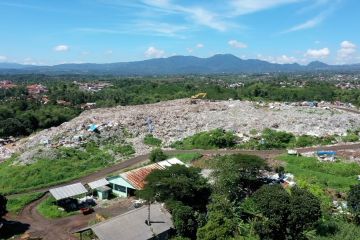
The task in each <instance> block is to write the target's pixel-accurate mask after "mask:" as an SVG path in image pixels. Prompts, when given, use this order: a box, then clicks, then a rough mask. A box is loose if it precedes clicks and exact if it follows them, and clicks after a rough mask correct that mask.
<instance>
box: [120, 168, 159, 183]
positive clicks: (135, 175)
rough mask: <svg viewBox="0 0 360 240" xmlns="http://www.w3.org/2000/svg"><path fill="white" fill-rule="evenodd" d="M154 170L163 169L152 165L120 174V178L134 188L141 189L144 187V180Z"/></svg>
mask: <svg viewBox="0 0 360 240" xmlns="http://www.w3.org/2000/svg"><path fill="white" fill-rule="evenodd" d="M155 169H164V167H163V166H161V165H159V164H157V163H153V164H150V165H147V166H144V167H141V168H138V169H134V170H131V171H129V172H125V173H121V174H120V177H122V178H123V179H124V180H125V181H127V182H128V183H130V184H131V185H132V186H133V187H134V188H136V189H143V188H144V186H145V178H146V177H147V176H148V175H149V174H150V173H151V172H152V171H154V170H155Z"/></svg>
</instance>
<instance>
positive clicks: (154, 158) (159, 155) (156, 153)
mask: <svg viewBox="0 0 360 240" xmlns="http://www.w3.org/2000/svg"><path fill="white" fill-rule="evenodd" d="M165 159H167V156H166V154H165V153H164V152H163V151H162V150H161V149H160V148H155V149H153V150H152V151H151V153H150V161H151V162H160V161H163V160H165Z"/></svg>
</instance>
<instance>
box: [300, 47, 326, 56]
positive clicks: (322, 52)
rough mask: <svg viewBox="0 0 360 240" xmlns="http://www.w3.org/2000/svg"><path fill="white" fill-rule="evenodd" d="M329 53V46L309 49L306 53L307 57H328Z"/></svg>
mask: <svg viewBox="0 0 360 240" xmlns="http://www.w3.org/2000/svg"><path fill="white" fill-rule="evenodd" d="M329 55H330V50H329V48H321V49H308V50H307V51H306V53H305V57H310V58H326V57H328V56H329Z"/></svg>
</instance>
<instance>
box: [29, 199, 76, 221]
mask: <svg viewBox="0 0 360 240" xmlns="http://www.w3.org/2000/svg"><path fill="white" fill-rule="evenodd" d="M59 208H60V207H59V206H57V205H56V204H55V198H53V197H47V198H46V199H45V200H44V201H42V202H41V203H40V204H39V205H38V206H37V207H36V209H37V210H38V212H39V213H40V214H41V215H42V216H44V217H46V218H62V217H68V216H72V215H75V214H78V213H79V211H74V212H66V211H63V210H60V209H59Z"/></svg>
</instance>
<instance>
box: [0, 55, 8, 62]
mask: <svg viewBox="0 0 360 240" xmlns="http://www.w3.org/2000/svg"><path fill="white" fill-rule="evenodd" d="M7 59H8V58H7V56H1V55H0V62H5V61H6V60H7Z"/></svg>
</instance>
